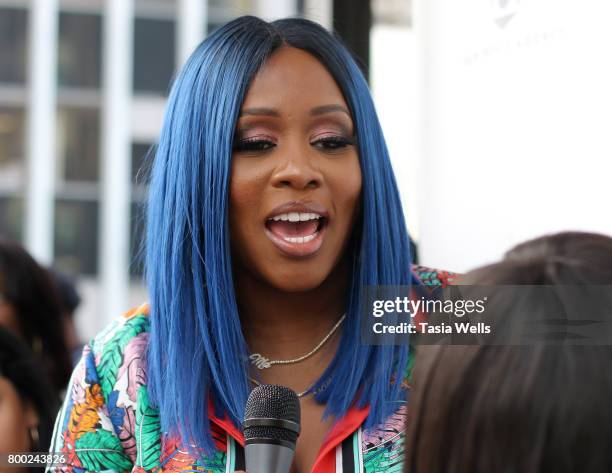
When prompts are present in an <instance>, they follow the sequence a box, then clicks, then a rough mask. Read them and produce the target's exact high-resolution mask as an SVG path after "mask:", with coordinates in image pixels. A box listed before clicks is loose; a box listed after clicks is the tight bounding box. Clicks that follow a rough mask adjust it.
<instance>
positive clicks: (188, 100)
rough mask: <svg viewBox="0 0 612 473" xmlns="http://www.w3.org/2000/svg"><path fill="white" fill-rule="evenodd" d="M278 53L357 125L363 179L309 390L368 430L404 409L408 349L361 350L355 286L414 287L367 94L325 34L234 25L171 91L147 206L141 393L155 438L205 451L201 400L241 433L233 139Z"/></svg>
mask: <svg viewBox="0 0 612 473" xmlns="http://www.w3.org/2000/svg"><path fill="white" fill-rule="evenodd" d="M283 46H291V47H294V48H298V49H301V50H304V51H306V52H308V53H310V54H311V55H313V56H314V57H316V58H317V59H318V60H319V61H320V62H321V63H322V64H323V65H324V66H325V67H326V68H327V69H328V71H329V72H330V73H331V75H332V76H333V78H334V79H335V81H336V82H337V84H338V86H339V88H340V90H341V92H342V94H343V95H344V98H345V100H346V103H347V104H348V106H349V109H350V112H351V115H352V119H353V122H354V126H355V137H356V141H357V146H358V153H359V159H360V166H361V172H362V176H363V183H362V197H361V215H360V217H359V219H358V221H357V223H356V225H355V228H354V231H353V239H352V242H351V247H350V248H349V249H348V251H349V253H350V254H351V256H350V257H351V259H352V275H351V281H350V284H349V287H350V289H349V297H348V300H347V301H346V309H347V319H346V321H345V326H344V327H343V333H342V339H341V341H340V346H339V348H338V351H337V354H336V356H335V358H334V360H333V362H332V363H331V364H330V366H329V367H328V368H327V370H326V372H325V373H324V374H323V375H322V376H321V378H319V381H318V382H317V383H316V385H315V386H314V387H313V389H314V390H315V392H316V394H315V396H316V399H317V401H318V402H320V403H326V413H327V414H332V415H334V416H336V418H340V417H341V416H342V415H343V414H344V413H346V412H347V410H348V409H349V407H350V406H351V405H352V404H353V402H354V401H355V400H358V401H359V405H360V406H362V405H365V404H369V406H370V409H371V410H370V415H369V418H368V421H367V424H368V425H373V424H375V423H378V422H381V421H382V420H384V418H385V417H386V415H388V414H390V413H391V412H392V410H394V409H395V408H396V407H395V406H394V404H393V402H389V401H394V400H398V399H401V398H402V396H403V394H402V390H401V378H402V376H394V375H396V374H401V373H403V371H404V367H405V366H406V365H407V359H408V350H407V348H406V347H400V346H398V347H382V346H378V347H374V346H362V345H360V342H359V340H360V336H359V300H360V295H361V291H362V287H363V286H365V285H368V284H409V283H410V278H411V276H410V252H409V244H408V238H407V232H406V229H405V224H404V218H403V214H402V210H401V206H400V200H399V195H398V191H397V187H396V183H395V179H394V176H393V172H392V169H391V165H390V161H389V158H388V155H387V150H386V145H385V142H384V139H383V134H382V131H381V128H380V125H379V122H378V119H377V116H376V112H375V110H374V105H373V102H372V99H371V97H370V93H369V91H368V86H367V83H366V81H365V79H364V77H363V75H362V73H361V72H360V70H359V67H358V66H357V64H356V63H355V61H354V60H353V59H352V57H351V55H350V54H349V52H348V51H347V50H346V48H345V47H344V46H343V45H342V44H341V42H340V41H339V40H338V39H336V38H335V37H333V36H332V35H331V34H330V33H328V32H327V31H325V30H324V29H323V28H322V27H321V26H319V25H317V24H315V23H313V22H310V21H307V20H303V19H285V20H278V21H275V22H272V23H267V22H264V21H262V20H260V19H258V18H254V17H241V18H238V19H236V20H234V21H232V22H230V23H228V24H227V25H225V26H223V27H222V28H220V29H219V30H217V31H216V32H214V33H213V34H212V35H211V36H209V37H208V38H207V39H206V40H205V41H204V42H203V43H202V44H201V45H200V46H199V47H198V48H197V49H196V51H195V52H194V53H193V54H192V56H191V57H190V59H189V60H188V62H187V64H186V65H185V67H184V68H183V70H182V71H181V72H180V74H179V75H178V76H177V78H176V80H175V82H174V84H173V86H172V90H171V92H170V96H169V102H168V108H167V113H166V116H165V121H164V125H163V129H162V133H161V138H160V141H159V146H158V148H157V152H156V156H155V163H154V166H153V170H152V180H151V188H150V198H149V204H148V220H147V242H146V244H147V249H146V278H147V282H148V286H149V292H150V294H151V338H150V344H149V353H148V366H149V390H150V394H151V396H152V400H153V402H154V403H155V404H156V405H157V406H158V408H159V410H160V416H161V419H162V429H163V430H164V431H170V432H177V433H179V434H180V435H181V436H182V437H183V439H190V443H195V444H196V445H198V446H199V447H202V448H204V449H207V450H212V448H213V444H212V441H211V438H210V433H209V429H208V427H209V420H208V414H207V402H208V399H210V396H212V398H213V399H214V401H215V408H216V409H217V411H218V412H225V413H227V414H228V415H229V417H230V418H231V419H232V420H233V421H234V422H235V423H237V424H239V423H240V422H241V420H242V415H243V411H244V406H245V403H246V400H247V397H248V393H249V391H250V387H249V380H248V378H247V373H248V368H247V361H246V360H247V356H248V352H247V346H246V343H245V339H244V336H243V334H242V331H241V325H240V318H239V315H238V309H237V305H236V296H235V291H234V284H233V276H232V255H231V249H230V239H229V232H228V189H229V184H230V169H231V157H232V150H233V144H234V132H235V127H236V123H237V120H238V116H239V112H240V108H241V104H242V102H243V100H244V97H245V93H246V91H247V89H248V87H249V84H250V82H251V81H252V79H253V78H254V76H255V74H256V73H257V72H258V70H259V69H260V68H261V67H262V65H263V64H264V63H265V62H266V60H267V59H268V58H269V57H270V56H271V55H272V54H273V53H274V52H275V51H277V50H278V49H279V48H281V47H283ZM330 376H331V383H329V385H328V386H327V387H326V389H322V390H319V391H318V392H317V391H316V390H317V389H318V388H320V387H321V385H322V384H323V380H325V379H327V378H328V377H330ZM392 379H395V381H393V382H390V381H389V380H392ZM207 395H208V396H207Z"/></svg>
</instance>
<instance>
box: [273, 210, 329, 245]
mask: <svg viewBox="0 0 612 473" xmlns="http://www.w3.org/2000/svg"><path fill="white" fill-rule="evenodd" d="M326 226H327V218H326V217H324V216H322V215H320V214H317V213H313V212H287V213H281V214H278V215H274V216H273V217H270V218H268V219H267V220H266V230H267V231H266V233H267V235H268V237H269V238H270V239H271V240H272V242H273V243H274V244H275V245H276V246H277V247H278V248H279V249H280V250H281V251H283V252H284V253H287V254H289V255H290V256H308V255H311V254H313V253H315V252H316V251H317V250H318V249H319V248H320V246H321V244H322V242H323V241H322V235H323V233H324V231H325V228H326Z"/></svg>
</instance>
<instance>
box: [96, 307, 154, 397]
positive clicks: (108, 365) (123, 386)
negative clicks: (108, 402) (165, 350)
mask: <svg viewBox="0 0 612 473" xmlns="http://www.w3.org/2000/svg"><path fill="white" fill-rule="evenodd" d="M149 330H150V320H149V306H148V304H143V305H141V306H140V307H138V308H136V309H132V310H130V311H128V312H126V313H124V314H123V315H121V316H120V317H117V318H116V319H114V320H113V321H112V322H111V323H110V324H109V325H108V326H107V327H106V328H105V329H104V330H102V331H101V332H100V333H99V334H98V335H97V336H96V337H95V338H94V339H93V340H92V341H91V343H90V349H91V355H92V357H93V359H94V363H95V367H96V370H97V373H98V376H99V382H100V386H101V388H102V394H103V395H104V397H105V398H106V399H108V397H109V396H111V394H112V393H113V391H120V392H121V391H124V390H127V391H128V396H129V397H135V392H132V391H136V389H137V386H136V385H137V384H138V385H140V384H144V381H145V380H146V376H142V375H143V374H144V371H145V366H144V364H145V360H146V351H147V346H148V341H149ZM137 375H138V376H137ZM143 378H144V379H143ZM133 400H134V401H135V400H136V399H133Z"/></svg>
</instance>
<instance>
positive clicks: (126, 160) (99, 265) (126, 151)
mask: <svg viewBox="0 0 612 473" xmlns="http://www.w3.org/2000/svg"><path fill="white" fill-rule="evenodd" d="M359 4H360V5H358V6H359V7H360V10H361V12H362V13H361V15H360V14H359V9H357V10H355V11H356V12H357V13H355V12H354V13H353V16H352V18H353V23H350V22H347V21H346V19H345V20H343V21H342V22H339V23H338V25H337V29H339V30H340V33H342V34H343V35H344V34H345V35H346V36H347V38H346V40H347V42H348V43H349V46H350V45H351V44H357V43H359V45H358V46H355V48H354V49H355V50H357V52H359V51H364V50H365V51H369V53H367V54H368V57H366V58H364V59H362V63H365V64H366V65H367V64H368V63H369V64H370V68H369V71H370V76H371V77H372V78H373V81H374V84H373V85H374V92H375V97H377V100H380V101H381V102H383V103H385V104H386V105H385V113H386V117H383V122H385V121H386V122H388V123H389V124H392V123H398V120H397V119H396V118H397V114H398V112H396V111H394V110H393V106H394V105H393V104H395V107H396V109H397V108H402V107H401V104H398V103H397V97H398V94H404V95H403V96H402V97H406V92H405V91H402V90H400V89H402V86H401V84H400V83H399V82H398V80H397V79H398V78H397V76H396V77H395V79H396V80H395V81H394V82H393V84H391V83H389V82H386V80H387V81H388V80H391V79H392V77H393V74H389V73H388V72H387V73H385V71H383V70H382V69H384V68H387V71H392V70H393V68H394V64H393V62H394V59H393V58H391V57H387V56H386V55H384V54H383V53H382V51H390V50H392V49H393V47H392V45H389V44H387V43H385V41H387V42H388V41H394V40H396V39H397V38H398V36H397V31H399V30H402V31H403V32H404V33H399V34H400V37H405V36H401V35H402V34H404V35H405V34H406V32H407V31H408V30H409V29H410V28H409V23H410V14H409V5H410V3H409V1H408V0H377V1H373V2H372V13H373V14H372V15H371V14H370V5H369V0H368V1H365V2H364V1H363V0H360V2H359ZM349 6H350V5H348V4H347V2H342V1H340V0H338V1H337V2H336V4H335V6H334V3H333V1H332V0H231V1H228V0H208V2H207V3H204V4H203V3H202V2H201V1H200V0H0V234H3V235H6V236H8V237H10V238H13V239H15V240H17V241H20V242H22V243H24V244H25V245H26V247H28V249H29V250H30V251H31V252H32V253H33V254H34V255H35V256H36V257H37V258H38V259H39V260H40V261H41V262H42V263H43V264H49V265H53V266H55V267H56V268H57V269H59V270H61V271H63V272H65V273H67V274H69V275H71V276H73V277H76V278H77V280H78V283H79V289H80V291H81V295H82V298H83V304H82V306H81V308H80V311H79V313H78V314H77V325H78V327H79V329H80V331H81V333H82V335H83V336H84V337H86V338H88V337H90V336H91V335H92V334H94V333H95V332H96V331H98V330H99V329H100V328H101V327H103V326H104V325H105V324H106V323H107V321H108V320H109V319H110V318H112V317H113V316H114V315H116V314H117V311H118V310H124V309H127V308H129V307H130V306H133V305H136V304H139V303H141V302H143V301H145V300H146V298H147V295H146V291H145V289H144V285H143V284H142V262H141V259H140V258H139V249H140V246H141V242H142V235H143V214H142V206H143V203H144V200H145V196H146V175H147V173H146V169H145V163H146V159H145V157H146V155H147V152H148V150H149V149H150V148H151V146H152V145H154V144H155V141H156V139H157V136H158V133H159V129H160V126H161V122H162V118H163V113H164V107H165V102H166V96H167V93H168V88H169V85H170V83H171V80H172V77H173V74H174V73H175V71H176V70H177V68H178V67H180V65H181V64H182V63H183V62H184V60H185V59H186V56H187V51H190V50H192V49H193V47H194V46H195V44H197V42H199V40H201V39H202V38H203V36H204V35H205V34H206V32H208V31H211V30H213V29H214V28H216V27H217V26H219V25H221V24H223V23H225V22H227V21H229V20H231V19H232V18H235V17H237V16H240V15H244V14H254V15H258V16H261V17H263V18H265V19H274V18H279V17H285V16H292V15H302V16H305V17H308V18H311V19H313V20H315V21H318V22H319V23H322V24H323V25H325V26H327V27H330V26H331V25H332V24H333V23H334V21H333V16H334V15H335V16H336V17H339V16H340V15H341V14H342V12H343V11H346V8H348V7H349ZM353 6H355V5H353ZM126 18H127V21H126ZM364 18H365V20H364ZM132 20H133V21H132ZM372 22H373V23H374V24H373V29H372V31H373V35H372V40H373V41H372V47H370V31H369V30H370V24H371V23H372ZM384 25H389V28H390V29H389V28H385V26H384ZM377 28H378V29H377ZM398 28H399V30H398ZM376 31H378V33H376ZM390 31H391V32H390ZM393 31H395V32H396V33H395V35H394V33H393ZM343 32H344V33H343ZM381 32H382V33H381ZM122 35H123V36H122ZM362 37H363V38H362ZM117 41H119V43H117ZM120 41H124V43H123V44H122V43H121V42H120ZM364 44H366V45H367V47H366V48H365V49H364V48H363V46H364ZM376 51H381V53H380V54H378V56H377V52H376ZM385 58H386V59H385ZM106 64H109V65H111V66H110V68H107V67H106ZM374 66H375V67H376V68H378V70H376V71H372V70H371V68H372V67H374ZM385 78H387V79H385ZM32 79H34V80H32ZM390 84H391V85H392V86H393V87H391V85H390ZM404 89H405V87H404ZM404 106H407V104H404ZM45 107H46V108H45ZM105 110H111V111H114V113H115V115H114V116H111V117H106V116H105V114H104V111H105ZM413 110H414V108H413ZM121 111H127V113H126V114H124V113H121ZM413 113H414V112H413ZM122 124H123V125H122ZM117 127H119V129H117ZM396 128H397V126H396ZM400 134H401V131H400ZM387 138H389V139H390V141H391V142H393V138H392V137H391V136H390V135H389V133H387ZM395 141H397V142H399V141H400V140H399V139H397V138H396V139H395ZM116 150H118V151H116ZM398 154H401V153H398ZM122 209H126V211H125V212H124V211H123V210H122ZM109 240H112V241H111V242H110V243H109ZM113 242H114V243H113ZM113 245H115V246H113ZM116 248H118V250H116ZM123 281H128V282H127V283H125V284H124V283H123ZM124 286H125V287H124ZM122 287H123V289H124V290H122V289H121V288H122ZM118 308H121V309H118Z"/></svg>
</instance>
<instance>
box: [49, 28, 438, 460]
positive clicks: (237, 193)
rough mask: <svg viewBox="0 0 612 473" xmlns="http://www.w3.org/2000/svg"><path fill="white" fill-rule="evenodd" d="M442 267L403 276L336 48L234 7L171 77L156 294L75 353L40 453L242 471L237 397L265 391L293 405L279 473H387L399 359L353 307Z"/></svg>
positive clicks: (379, 147) (398, 420) (160, 164)
mask: <svg viewBox="0 0 612 473" xmlns="http://www.w3.org/2000/svg"><path fill="white" fill-rule="evenodd" d="M417 271H418V272H419V274H420V275H422V276H423V277H422V278H419V275H417ZM449 277H450V276H449V274H448V273H441V272H435V271H426V270H424V269H418V270H417V269H416V268H413V269H412V270H411V258H410V251H409V240H408V235H407V231H406V228H405V224H404V218H403V214H402V209H401V205H400V199H399V194H398V191H397V186H396V183H395V179H394V176H393V171H392V169H391V164H390V161H389V158H388V155H387V149H386V146H385V142H384V139H383V134H382V131H381V128H380V125H379V122H378V119H377V117H376V112H375V110H374V105H373V103H372V99H371V97H370V93H369V91H368V87H367V84H366V81H365V80H364V77H363V75H362V73H361V72H360V70H359V68H358V66H357V65H356V63H355V61H354V60H353V59H352V58H351V56H350V54H349V53H348V51H347V50H346V49H345V48H344V47H343V46H342V44H341V43H340V41H339V40H338V39H336V38H334V37H333V36H332V35H331V34H329V33H328V32H327V31H325V30H324V29H323V28H321V27H320V26H319V25H317V24H315V23H312V22H310V21H307V20H302V19H287V20H279V21H275V22H273V23H267V22H264V21H262V20H260V19H257V18H254V17H242V18H238V19H236V20H234V21H232V22H230V23H228V24H227V25H225V26H224V27H222V28H220V29H219V30H217V31H216V32H214V33H213V34H212V35H211V36H210V37H209V38H207V39H206V40H205V41H204V42H203V43H202V44H201V45H200V46H199V47H198V48H197V49H196V50H195V52H194V53H193V54H192V56H191V57H190V59H189V60H188V62H187V64H186V65H185V66H184V68H183V69H182V70H181V71H180V73H179V74H178V76H177V77H176V80H175V82H174V84H173V87H172V90H171V93H170V97H169V101H168V107H167V111H166V116H165V121H164V125H163V129H162V133H161V137H160V140H159V145H158V147H157V151H156V155H155V162H154V165H153V169H152V178H151V187H150V197H149V203H148V216H147V240H146V278H147V284H148V288H149V292H150V297H151V300H150V304H149V305H147V306H143V307H141V308H139V309H136V310H134V311H132V312H129V313H128V314H126V315H125V316H124V317H122V318H121V319H120V320H118V321H117V322H115V323H114V324H113V325H111V326H110V327H109V328H108V329H107V330H106V331H104V332H103V333H102V334H100V335H99V336H98V337H97V338H96V339H95V340H94V341H93V342H92V343H91V344H90V345H89V346H88V347H87V348H86V349H85V352H84V355H83V360H82V362H81V363H80V364H79V366H78V367H77V368H76V372H75V375H74V376H73V386H72V388H71V389H72V390H71V392H72V393H73V395H72V396H68V399H67V401H66V404H65V406H64V409H63V410H62V413H61V414H60V416H59V418H58V421H57V425H56V434H55V443H54V445H52V450H59V451H63V452H66V453H67V454H68V455H69V456H70V463H71V464H72V465H73V467H72V468H74V469H84V470H88V471H101V470H109V469H110V470H116V471H125V470H133V469H138V470H147V471H148V470H155V471H176V470H181V471H185V470H186V471H193V470H200V471H202V470H204V471H213V472H225V471H234V470H240V469H244V452H243V449H242V446H243V443H244V438H243V435H242V431H241V428H240V425H241V420H242V417H243V414H244V408H245V404H246V400H247V397H248V395H249V392H250V390H251V389H252V388H253V387H254V386H255V385H258V384H261V383H266V384H280V385H284V386H287V387H290V388H292V389H293V390H294V391H296V393H298V396H299V398H300V405H301V411H302V419H301V427H302V432H301V434H300V437H299V440H298V444H297V448H296V453H295V459H294V464H293V470H292V471H295V472H309V471H313V472H331V471H394V470H396V469H399V468H401V460H402V456H403V453H402V439H403V434H402V425H403V406H402V403H403V401H404V399H405V394H406V393H405V386H406V385H405V379H404V378H405V375H406V372H407V367H408V366H409V363H410V360H409V351H408V348H407V347H406V346H402V345H398V346H369V345H364V344H361V343H360V318H361V316H360V314H361V309H360V304H361V299H362V296H363V292H364V288H365V287H366V286H368V285H409V284H418V285H421V284H423V283H425V284H427V283H429V284H441V280H446V279H448V278H449ZM423 278H424V279H426V280H427V281H423ZM101 447H102V448H101Z"/></svg>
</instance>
